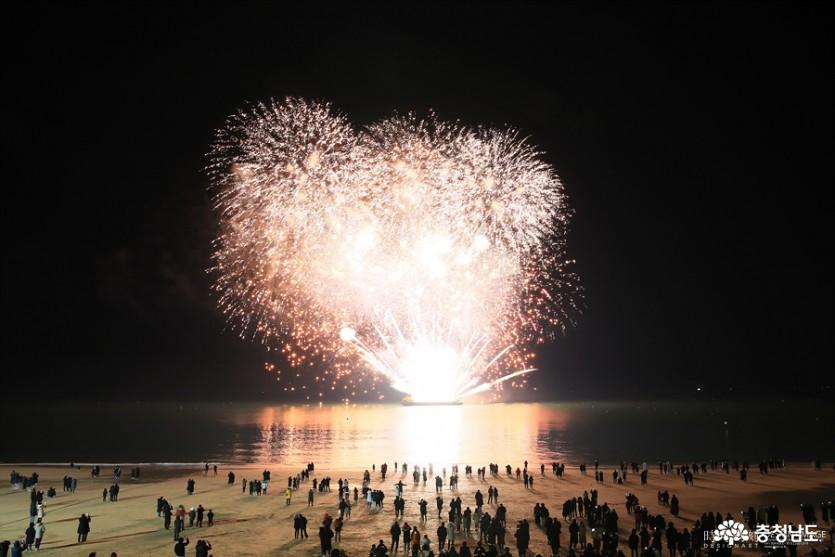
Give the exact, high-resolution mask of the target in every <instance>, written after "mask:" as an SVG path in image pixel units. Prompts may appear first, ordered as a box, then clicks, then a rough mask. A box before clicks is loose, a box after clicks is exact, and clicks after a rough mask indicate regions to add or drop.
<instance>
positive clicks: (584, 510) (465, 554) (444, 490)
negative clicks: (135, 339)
mask: <svg viewBox="0 0 835 557" xmlns="http://www.w3.org/2000/svg"><path fill="white" fill-rule="evenodd" d="M812 465H813V467H816V468H817V469H819V468H820V463H818V462H813V463H812ZM784 467H785V463H784V462H783V461H782V460H766V461H761V462H760V463H759V464H758V469H759V473H760V474H761V475H767V474H769V473H772V472H774V471H775V470H779V469H782V468H784ZM550 468H551V472H552V474H553V476H554V477H556V478H557V479H564V478H565V477H566V468H565V465H564V464H561V463H557V462H554V463H551V466H550ZM750 468H751V467H750V466H749V464H748V463H747V462H718V461H710V462H703V463H690V464H683V465H673V464H672V463H670V462H659V463H658V473H659V475H662V476H668V475H673V474H675V475H676V476H678V477H681V478H682V480H683V484H684V486H685V488H686V487H692V486H694V485H695V482H694V479H695V478H696V477H697V476H701V475H705V474H708V473H709V471H710V472H717V471H719V472H724V473H725V474H730V473H731V471H732V470H733V471H738V472H739V474H740V475H739V479H740V480H742V481H747V474H748V471H749V470H750ZM464 469H465V475H466V477H467V478H470V479H471V478H472V476H473V467H472V466H469V465H467V466H465V468H464ZM210 470H212V471H213V472H214V475H215V476H217V465H214V466H212V467H211V468H210V467H209V465H208V464H206V465H205V467H204V469H203V471H204V475H205V476H208V474H209V471H210ZM314 470H315V467H314V465H313V463H308V464H307V466H306V468H304V469H303V470H301V471H300V472H299V473H297V474H295V475H293V476H289V477H288V478H287V489H286V491H285V499H286V504H287V505H290V504H292V495H293V493H294V492H296V491H298V490H299V489H302V487H303V486H305V484H307V483H308V482H310V484H311V485H310V487H309V489H307V506H308V508H312V507H313V506H314V502H315V499H316V497H317V495H316V494H317V493H318V494H320V495H322V494H329V493H331V478H330V477H324V478H322V479H317V478H315V477H312V474H313V472H314ZM394 470H395V473H397V472H398V470H400V471H401V478H400V479H398V481H396V482H394V483H393V490H394V494H393V495H394V500H393V505H392V506H393V513H394V520H393V522H392V524H391V526H390V528H389V532H388V539H389V543H388V544H386V542H385V541H384V540H383V539H380V540H378V542H376V543H374V544H372V546H371V548H370V550H369V553H368V555H369V557H388V556H392V557H393V556H394V555H397V554H399V553H400V552H402V553H403V554H404V556H405V557H515V556H520V557H521V556H527V555H529V549H530V545H531V530H532V528H535V529H538V530H539V531H540V532H541V535H542V536H543V537H544V538H545V540H546V543H547V549H548V551H549V552H550V554H551V555H553V556H556V555H565V556H566V557H625V553H624V551H625V550H626V549H627V548H628V550H629V555H630V557H665V556H664V553H665V552H667V553H669V556H670V557H697V556H700V555H711V554H717V555H718V554H723V553H727V552H728V548H727V547H723V546H721V544H720V545H719V546H709V547H708V546H706V545H705V540H706V539H707V538H709V537H710V536H707V537H706V534H709V533H711V532H713V531H714V529H716V528H718V527H719V525H720V524H721V523H722V522H723V521H726V520H732V519H734V516H733V514H731V513H728V512H725V513H720V512H712V511H710V512H704V513H702V514H701V515H698V518H697V519H696V520H695V521H694V522H692V523H688V524H681V519H680V511H681V503H680V500H679V496H678V494H676V493H672V494H671V493H670V492H669V491H668V490H667V489H663V490H662V489H659V490H658V491H657V505H658V507H657V508H658V510H659V511H661V512H658V513H653V512H651V511H650V508H649V507H648V506H646V505H642V504H641V501H640V500H639V498H638V496H637V495H635V494H634V493H632V492H626V494H625V505H624V507H625V510H626V514H627V515H629V516H630V523H629V525H628V526H626V527H625V528H624V529H623V530H620V529H619V526H620V523H619V521H620V518H621V517H620V516H619V514H618V512H617V510H616V509H615V508H614V506H612V505H610V504H609V503H608V502H606V501H602V502H601V501H599V491H598V489H595V488H590V489H587V490H585V491H583V492H582V493H580V494H578V495H576V496H574V497H569V498H568V499H566V500H565V501H564V502H563V503H562V509H561V517H558V516H557V515H555V514H552V512H551V510H550V509H549V508H548V506H547V505H546V504H545V503H543V502H536V503H535V504H534V506H533V509H532V514H531V515H528V516H518V517H516V519H515V520H514V521H509V517H508V514H509V513H508V509H507V507H506V506H505V505H504V503H500V502H499V489H498V487H496V485H494V483H498V482H499V481H501V479H500V478H499V470H500V466H499V465H498V464H495V463H490V464H489V465H488V466H486V467H483V468H477V469H476V474H477V477H478V479H479V480H480V481H482V482H485V483H487V489H486V501H485V495H484V493H482V488H481V487H479V488H477V489H476V491H475V492H474V493H473V494H472V496H471V497H472V499H471V500H470V501H465V500H464V499H462V496H461V494H459V493H458V487H459V483H458V466H457V465H454V466H452V468H451V469H450V473H449V474H448V472H447V469H446V468H443V469H442V470H441V473H440V474H437V475H436V474H435V473H434V471H433V467H432V465H429V466H427V467H423V468H421V467H419V466H413V467H412V468H411V473H412V478H413V481H414V483H415V484H416V485H417V484H419V483H420V482H421V481H422V483H423V485H424V486H425V485H426V483H427V480H428V478H431V477H433V476H434V479H435V482H434V484H435V485H434V487H435V495H436V496H435V505H434V506H435V510H436V511H437V514H435V512H433V513H432V518H430V516H429V515H430V513H429V502H428V501H427V500H426V499H424V498H422V497H421V498H419V499H418V501H416V503H417V507H418V509H419V519H418V520H417V521H415V522H413V523H412V524H411V525H410V523H409V521H408V520H406V512H405V508H406V504H407V500H406V493H405V487H406V486H405V484H404V483H403V481H402V479H403V478H405V477H406V476H407V474H408V470H409V467H408V465H407V464H405V463H404V464H400V463H395V464H394ZM591 470H593V473H594V479H595V481H597V482H603V481H604V477H605V475H604V472H603V470H601V467H600V464H599V462H597V461H595V462H593V464H591V465H586V464H582V465H580V466H579V472H580V474H581V475H582V476H586V475H587V474H588V472H589V471H591ZM388 471H389V467H388V464H385V463H384V464H382V465H381V466H379V470H378V468H377V466H376V464H375V465H372V467H371V471H368V470H365V471H364V472H363V474H362V482H361V485H359V486H357V485H354V484H352V483H351V482H350V481H349V480H348V479H347V478H338V479H337V480H336V482H335V484H336V486H337V487H336V489H335V495H336V503H335V512H334V516H332V515H331V514H330V513H329V512H326V513H324V515H323V517H322V519H321V522H320V523H319V526H318V531H317V534H318V542H319V548H320V551H321V554H322V556H323V557H347V554H346V553H345V552H344V551H342V550H341V549H339V548H338V547H336V546H338V545H339V544H340V543H341V541H342V534H343V530H344V529H345V528H346V527H347V525H348V524H349V522H350V519H351V511H352V508H353V507H354V506H355V505H356V504H357V502H358V501H359V500H360V498H362V500H363V501H364V502H365V507H366V511H367V512H369V513H378V512H380V511H382V510H383V508H384V505H383V503H384V500H385V499H386V488H384V487H382V486H381V485H379V484H378V485H377V486H374V487H373V486H372V484H373V483H374V482H373V480H372V477H373V476H374V475H378V477H379V482H384V479H385V477H386V475H387V473H388ZM539 471H540V475H541V476H543V477H544V476H545V475H546V474H545V471H546V466H545V464H540V465H539ZM488 473H489V475H490V477H491V480H490V481H489V482H488V479H487V475H488ZM630 474H634V475H637V476H639V478H640V483H641V485H645V484H646V483H647V482H648V475H649V467H648V465H647V463H645V462H644V463H641V464H639V463H636V462H632V463H629V464H626V463H620V465H619V466H615V467H613V468H612V474H611V477H612V481H613V482H614V483H615V484H618V485H622V484H626V483H627V482H628V481H629V477H630ZM99 475H100V468H99V467H94V472H93V473H92V477H93V478H98V477H99ZM120 476H121V469H120V468H119V467H116V468H114V474H113V477H114V480H116V481H115V482H114V483H113V484H112V485H111V486H110V487H109V488H104V489H103V492H102V500H103V501H106V502H116V501H118V494H119V489H120V488H119V483H118V479H119V477H120ZM139 476H140V471H139V468H138V467H137V468H133V469H132V470H131V478H132V479H135V480H138V479H139ZM504 476H505V480H507V479H510V480H516V481H518V482H520V484H521V485H522V487H523V488H524V489H528V490H533V486H534V474H533V473H531V472H530V471H529V468H528V462H527V461H525V462H524V463H523V465H521V466H518V467H515V468H514V467H512V466H511V465H509V464H508V465H505V467H504ZM235 478H236V476H235V473H234V472H233V471H229V472H228V475H227V484H228V485H229V486H233V485H235V481H236V479H235ZM270 478H271V474H270V471H269V470H264V471H263V473H262V474H261V477H260V478H259V479H251V480H247V479H246V478H243V479H242V480H241V483H242V486H243V494H244V495H246V494H247V488H248V489H249V495H254V496H261V495H263V496H266V495H267V492H268V487H269V484H270ZM38 480H39V478H38V475H37V474H36V473H33V474H31V475H28V476H27V475H22V474H19V473H17V472H16V471H12V473H11V477H10V481H11V485H12V488H13V489H26V490H28V491H29V493H30V510H29V523H28V526H27V528H26V529H25V531H24V532H23V536H22V539H19V540H16V541H15V542H13V543H10V542H8V541H4V542H2V543H0V557H7V556H10V557H21V556H22V554H23V552H24V551H27V550H34V551H39V550H40V548H41V545H42V543H43V540H44V536H45V533H46V530H47V528H46V524H45V516H46V507H45V505H44V492H43V491H41V490H39V489H38ZM447 480H448V481H447ZM196 484H197V482H196V481H195V480H194V479H193V478H189V479H188V480H187V482H186V497H188V498H190V497H191V496H193V495H194V494H195V492H196ZM63 485H64V491H65V492H69V493H73V492H75V490H76V489H77V486H78V480H77V478H74V477H72V476H70V475H66V476H64V479H63ZM50 492H51V493H52V494H53V495H52V496H54V489H53V488H51V487H50V488H49V490H48V492H47V497H49V496H50ZM421 493H423V491H421ZM533 493H536V492H533ZM445 495H447V499H445V497H444V496H445ZM685 499H686V497H685ZM467 503H469V504H467ZM156 512H157V516H158V517H160V518H162V519H163V524H162V528H164V529H165V530H171V529H172V526H173V539H174V549H173V552H174V555H175V556H181V557H184V556H185V555H186V551H187V548H193V550H194V554H195V556H196V557H211V556H210V552H211V550H212V545H211V543H209V541H208V540H205V539H199V540H197V542H196V543H194V544H191V542H190V540H189V538H188V537H187V536H186V535H185V532H186V531H187V530H189V529H192V528H203V527H204V522H205V524H206V526H208V527H211V526H213V524H214V511H213V510H212V509H210V508H209V509H207V508H205V507H204V506H203V505H202V504H198V505H196V506H189V507H188V508H186V506H185V505H182V504H180V505H177V506H176V508H175V506H174V505H173V504H171V503H169V502H168V501H167V500H166V499H165V498H164V497H159V498H158V499H157V501H156ZM817 513H818V507H817V505H812V504H803V505H801V515H802V518H803V521H804V522H805V523H806V524H817V523H818V514H817ZM820 513H821V514H820V518H821V520H822V522H823V523H825V524H826V525H829V524H830V523H831V521H832V520H833V518H835V516H833V507H832V502H831V501H824V502H821V503H820ZM689 514H690V516H692V515H693V514H694V513H693V510H692V509H689ZM740 515H741V516H737V517H736V519H737V520H739V521H741V522H743V523H744V524H745V525H746V526H747V527H748V529H749V530H750V531H751V532H753V531H754V530H755V529H756V527H757V526H758V525H762V524H767V525H775V524H778V523H779V519H780V510H779V509H778V508H777V506H775V505H771V506H766V507H761V508H758V509H755V508H754V507H753V506H750V507H748V509H747V510H745V511H743V512H741V513H740ZM531 516H532V522H529V517H531ZM292 518H293V529H294V538H295V539H296V540H297V541H298V542H304V541H305V540H308V538H309V534H308V521H309V519H308V517H307V516H305V515H304V514H302V513H301V512H296V513H294V514H293V515H292ZM560 518H561V519H560ZM509 522H510V524H511V526H508V523H509ZM91 524H92V516H91V515H90V514H89V513H82V514H81V515H80V516H79V517H78V526H77V543H79V544H82V543H85V542H86V541H87V539H88V535H89V534H90V532H91ZM630 526H631V527H630ZM564 530H565V531H566V532H567V535H568V537H567V540H563V534H564ZM314 531H316V530H314ZM621 532H629V533H628V534H624V535H622V533H621ZM829 532H830V536H831V533H832V529H831V527H830V531H829ZM564 541H567V543H564ZM513 548H515V552H514V549H513ZM787 552H788V555H789V556H790V557H796V555H797V546H794V545H789V546H788V548H787ZM772 553H774V555H775V557H782V555H780V554H779V550H778V551H776V552H772ZM537 555H539V554H537ZM810 555H812V556H813V557H831V556H832V547H831V538H830V545H829V546H828V547H826V548H825V549H823V551H821V552H820V553H818V552H817V551H816V550H814V549H813V550H812V551H811V553H810Z"/></svg>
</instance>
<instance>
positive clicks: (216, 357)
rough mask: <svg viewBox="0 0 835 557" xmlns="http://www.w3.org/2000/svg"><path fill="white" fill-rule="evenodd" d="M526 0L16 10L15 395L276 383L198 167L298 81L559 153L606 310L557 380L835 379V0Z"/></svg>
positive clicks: (684, 385)
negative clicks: (224, 270)
mask: <svg viewBox="0 0 835 557" xmlns="http://www.w3.org/2000/svg"><path fill="white" fill-rule="evenodd" d="M512 4H514V6H513V7H511V6H510V5H508V6H506V7H503V8H498V7H496V8H488V7H482V6H476V5H473V6H471V7H467V8H453V7H445V8H443V9H441V8H439V9H437V10H436V11H433V12H429V11H425V10H422V9H418V8H412V9H406V8H402V9H398V10H393V11H386V10H373V11H372V10H360V9H359V8H353V7H352V8H351V9H350V10H348V11H344V12H332V11H328V10H324V9H322V10H320V11H307V12H304V13H301V12H300V13H294V12H292V11H287V10H286V9H280V10H279V9H276V10H275V11H272V12H260V11H258V12H256V11H250V10H240V11H236V10H223V11H215V12H206V11H202V10H198V9H196V8H195V9H181V10H173V9H172V10H165V11H154V12H149V11H147V10H146V9H144V8H142V7H140V6H135V7H132V8H130V7H128V8H118V9H117V8H113V7H107V8H100V9H94V8H78V7H76V6H73V7H72V8H71V9H65V8H59V7H49V6H40V7H38V8H37V9H36V11H34V12H31V13H26V14H20V16H19V17H18V18H6V20H5V22H4V23H5V25H4V27H6V29H5V30H4V33H3V35H4V38H3V42H4V43H5V44H4V52H5V54H6V56H5V57H4V64H3V69H2V72H3V83H4V87H3V93H4V96H6V97H7V98H6V101H5V102H4V103H3V107H4V113H5V114H4V125H3V139H4V165H3V166H4V169H5V172H4V180H3V204H2V208H3V209H2V216H3V218H2V224H3V236H4V248H5V249H4V257H3V324H4V331H5V334H4V335H3V371H2V374H3V375H4V377H3V378H2V382H3V383H2V384H3V386H4V387H5V388H4V392H5V393H6V396H12V394H11V393H18V394H20V395H21V396H29V395H28V394H26V392H27V390H29V389H35V391H36V393H37V396H38V397H47V398H88V397H89V398H159V397H163V398H241V397H258V398H260V397H268V398H280V397H281V391H280V390H279V388H278V387H277V386H276V385H275V384H274V383H273V382H272V381H271V380H270V379H269V378H268V376H266V375H265V374H264V372H263V370H262V365H263V362H264V361H265V353H264V351H263V349H262V347H261V346H260V344H258V343H250V342H244V341H241V340H240V339H239V338H238V337H237V336H236V335H235V334H234V333H232V332H230V331H228V330H225V325H224V321H223V319H222V317H221V316H220V314H219V312H218V311H217V310H216V309H215V302H214V300H213V298H212V295H211V294H210V290H209V285H210V283H211V276H210V275H208V274H207V272H206V269H207V268H208V267H209V265H210V261H209V255H210V242H211V240H212V238H213V235H214V233H215V222H214V220H215V219H214V215H213V214H212V211H211V201H210V199H211V198H210V192H208V191H207V185H208V184H207V180H206V177H205V175H204V174H203V172H202V170H201V169H202V168H203V166H204V164H205V157H204V154H205V153H206V151H207V150H208V146H209V143H210V141H211V139H212V132H213V130H214V129H215V128H217V127H219V126H220V125H222V123H223V120H224V118H225V116H226V115H228V114H229V113H231V112H233V111H234V110H235V109H236V108H237V107H239V106H241V105H242V104H243V103H245V102H246V101H254V100H263V99H268V98H270V97H283V96H286V95H298V96H303V97H312V98H319V99H325V100H329V101H332V102H333V103H334V104H335V105H336V106H337V107H338V108H339V109H341V110H343V111H345V112H346V113H347V114H348V115H349V116H350V117H351V118H352V119H353V121H355V122H359V123H368V122H371V121H373V120H376V119H378V118H381V117H385V116H388V115H390V114H391V113H392V112H393V111H395V110H398V111H401V112H403V111H408V110H411V109H414V110H417V111H419V112H425V111H427V110H429V109H434V110H435V111H437V113H438V114H439V116H440V117H441V118H444V119H456V118H460V119H461V120H462V121H463V122H465V123H471V124H477V123H488V124H496V125H503V124H510V125H512V126H515V127H517V128H520V129H521V130H522V131H523V132H524V133H525V134H526V135H529V136H530V137H531V139H532V141H533V142H534V143H536V144H538V145H540V146H541V147H542V148H543V149H544V150H545V152H546V155H545V157H546V159H547V161H548V162H549V163H551V164H553V165H554V166H555V167H556V168H557V169H558V171H559V173H560V175H561V177H562V179H563V181H564V183H565V185H566V188H567V191H568V193H569V195H570V197H571V203H572V205H573V207H574V208H575V210H576V216H575V218H574V221H573V225H572V231H571V235H570V239H569V241H570V244H569V250H570V253H571V255H573V256H574V257H575V258H576V259H577V260H578V264H577V270H578V271H579V273H580V274H581V275H582V277H583V282H584V285H585V289H586V302H585V303H586V306H587V308H586V311H585V313H584V314H583V315H582V316H580V318H579V322H578V326H577V327H576V328H575V329H571V330H569V331H568V332H567V333H566V334H565V336H563V337H561V338H559V339H558V341H557V342H555V343H554V344H552V345H549V346H547V347H544V348H542V349H540V350H539V354H540V355H539V358H538V361H537V363H538V365H539V367H540V371H539V372H538V373H537V375H536V376H535V377H534V379H533V382H534V383H535V384H536V385H537V386H538V389H539V390H538V393H540V394H541V396H547V397H556V398H650V397H662V398H663V397H681V396H687V397H692V396H696V388H697V387H702V391H701V393H700V394H699V395H698V396H705V397H711V396H721V397H737V396H746V395H759V394H779V395H790V396H791V395H798V396H803V395H811V396H832V391H833V379H832V370H833V368H834V367H835V366H833V315H835V311H833V281H832V262H833V259H832V245H833V197H835V196H834V194H833V128H834V127H833V98H835V95H833V19H834V18H833V15H835V14H833V6H835V4H833V3H831V2H819V3H796V2H792V3H784V4H764V3H760V2H757V3H751V4H744V3H742V4H741V3H733V4H732V5H725V4H727V3H722V4H705V5H700V4H691V5H687V4H676V5H663V6H655V7H651V6H650V7H646V6H645V7H640V6H636V5H634V4H630V5H628V6H612V5H609V6H607V5H606V4H598V5H595V6H588V7H586V6H582V7H581V6H573V7H567V8H562V9H559V10H557V11H540V10H538V9H533V8H520V7H517V6H515V4H516V3H512ZM15 21H17V22H18V23H14V22H15ZM12 28H13V29H12Z"/></svg>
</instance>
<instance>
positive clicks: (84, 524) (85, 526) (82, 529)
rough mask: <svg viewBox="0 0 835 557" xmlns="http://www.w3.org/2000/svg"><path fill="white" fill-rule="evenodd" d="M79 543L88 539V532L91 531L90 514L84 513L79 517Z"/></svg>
mask: <svg viewBox="0 0 835 557" xmlns="http://www.w3.org/2000/svg"><path fill="white" fill-rule="evenodd" d="M77 532H78V543H82V542H86V541H87V534H89V533H90V515H88V514H86V513H85V514H82V515H81V516H80V517H79V518H78V529H77Z"/></svg>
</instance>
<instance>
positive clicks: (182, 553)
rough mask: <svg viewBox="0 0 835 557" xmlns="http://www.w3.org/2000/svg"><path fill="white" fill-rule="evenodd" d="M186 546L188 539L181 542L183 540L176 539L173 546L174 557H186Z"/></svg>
mask: <svg viewBox="0 0 835 557" xmlns="http://www.w3.org/2000/svg"><path fill="white" fill-rule="evenodd" d="M187 545H188V538H186V539H185V541H183V538H177V543H175V544H174V555H176V556H177V557H186V546H187Z"/></svg>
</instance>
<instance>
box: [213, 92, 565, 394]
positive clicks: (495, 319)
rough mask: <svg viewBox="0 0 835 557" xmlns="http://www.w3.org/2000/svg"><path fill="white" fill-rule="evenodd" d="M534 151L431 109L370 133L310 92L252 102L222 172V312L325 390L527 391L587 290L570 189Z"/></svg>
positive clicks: (222, 145)
mask: <svg viewBox="0 0 835 557" xmlns="http://www.w3.org/2000/svg"><path fill="white" fill-rule="evenodd" d="M537 155H538V153H537V152H536V151H535V150H534V149H533V148H532V147H531V146H529V145H528V144H527V143H526V142H525V141H524V140H523V139H519V137H518V136H517V134H516V133H515V132H513V131H496V130H491V129H486V128H476V129H468V128H464V127H461V126H459V125H452V124H445V123H442V122H439V121H437V120H436V119H434V118H430V119H428V120H419V119H417V118H415V117H413V116H407V117H395V118H390V119H388V120H384V121H382V122H379V123H376V124H373V125H371V126H368V127H367V128H365V129H363V130H362V131H356V130H354V128H353V127H352V126H351V125H350V124H349V122H348V121H347V119H346V118H345V117H343V116H341V115H339V114H335V113H334V112H333V111H332V110H331V109H330V106H329V105H326V104H319V103H312V102H306V101H303V100H300V99H286V100H284V101H283V102H273V103H271V104H259V105H256V106H254V107H252V108H250V109H248V110H245V111H241V112H239V113H237V114H236V115H234V116H232V117H230V118H229V120H228V121H227V124H226V126H225V127H224V128H223V129H221V130H219V131H218V133H217V139H216V141H215V143H214V145H213V148H212V152H211V162H210V165H209V173H210V176H211V178H212V180H213V182H214V184H215V187H216V188H217V191H218V193H217V195H216V207H217V210H218V213H219V215H220V236H219V237H218V239H217V243H216V251H215V255H214V257H215V263H216V267H215V270H216V271H217V277H218V278H217V282H216V285H215V286H216V289H217V291H218V292H219V294H220V304H221V307H222V308H223V310H224V312H225V313H226V314H227V316H228V317H229V319H230V320H231V321H232V323H234V324H235V325H236V326H238V327H239V330H240V331H241V332H242V334H243V333H244V332H252V333H254V334H256V335H258V336H260V337H261V338H262V339H264V341H265V342H266V343H267V345H268V346H270V347H272V346H278V347H280V349H281V350H282V352H283V353H284V355H285V357H286V359H287V360H288V361H289V362H290V364H291V365H293V366H295V367H301V366H304V367H308V368H310V369H311V373H310V374H298V375H299V376H300V378H301V379H302V383H303V384H302V385H301V386H300V387H299V388H301V389H305V390H307V389H308V388H309V389H310V391H311V392H312V393H313V395H314V396H315V395H316V393H318V394H319V396H321V395H322V392H323V391H325V390H336V389H337V388H339V389H340V390H341V391H342V392H343V393H344V395H345V396H346V397H347V396H350V395H353V394H356V393H357V392H369V391H374V390H376V381H377V379H378V378H379V377H384V378H385V379H386V380H387V381H388V383H389V384H390V385H391V386H392V387H394V388H395V389H397V390H399V391H402V392H404V393H407V394H409V395H411V396H412V398H413V399H414V400H415V401H446V400H457V399H460V398H463V397H467V396H470V395H472V394H475V393H479V392H484V391H488V390H490V389H492V388H494V387H495V388H497V389H501V386H502V385H503V383H504V382H505V381H508V380H511V379H514V378H518V380H516V381H514V384H515V385H517V386H521V385H524V384H525V377H524V375H525V374H526V373H527V372H529V371H531V369H532V368H531V367H530V362H531V360H532V358H533V353H532V352H531V351H530V350H528V349H526V347H525V346H526V344H529V343H530V342H543V341H544V340H545V338H546V337H548V336H549V335H550V334H552V333H553V331H555V330H556V328H557V327H563V326H564V324H565V322H566V321H567V320H569V316H570V315H573V314H575V312H576V311H577V308H576V301H577V300H578V297H579V287H578V285H577V281H576V277H574V275H573V274H572V273H570V272H567V271H566V270H565V267H566V266H568V265H569V264H571V263H572V262H571V261H568V260H566V258H565V256H564V246H565V241H564V235H565V230H566V226H567V222H568V217H569V210H568V208H567V206H566V203H565V195H564V193H563V189H562V185H561V183H560V182H559V180H558V179H557V177H556V175H555V173H554V171H553V169H552V168H551V167H550V166H548V165H547V164H545V163H544V162H542V161H541V160H540V159H539V158H537ZM317 370H320V371H319V373H322V376H320V375H315V371H317ZM310 375H314V378H315V381H314V383H313V384H312V385H310V386H309V387H308V382H307V379H309V377H310ZM325 385H327V386H325ZM290 388H291V389H295V388H296V386H295V385H292V386H291V387H290Z"/></svg>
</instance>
